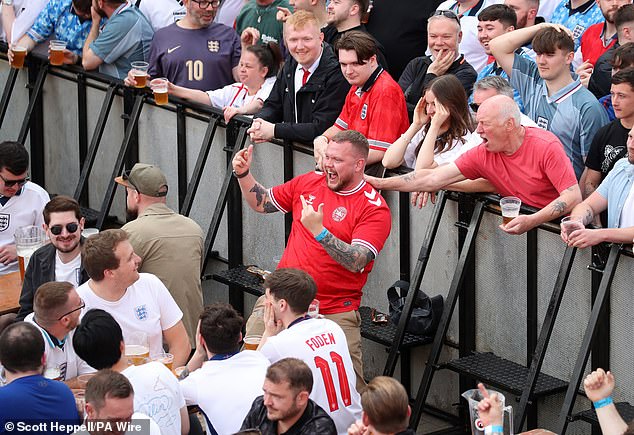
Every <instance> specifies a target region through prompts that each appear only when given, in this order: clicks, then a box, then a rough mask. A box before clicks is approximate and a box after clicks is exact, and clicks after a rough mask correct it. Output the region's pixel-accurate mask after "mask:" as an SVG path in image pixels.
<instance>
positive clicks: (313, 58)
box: [248, 11, 350, 145]
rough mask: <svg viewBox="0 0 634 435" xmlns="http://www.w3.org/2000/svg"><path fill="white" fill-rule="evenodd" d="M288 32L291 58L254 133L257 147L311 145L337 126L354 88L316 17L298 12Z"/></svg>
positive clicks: (252, 135)
mask: <svg viewBox="0 0 634 435" xmlns="http://www.w3.org/2000/svg"><path fill="white" fill-rule="evenodd" d="M284 32H285V36H284V37H285V41H286V47H287V48H288V51H289V52H290V54H291V58H289V59H288V60H287V61H286V63H285V65H284V68H283V69H282V71H281V72H280V74H279V75H278V76H277V81H276V82H275V85H274V86H273V89H272V90H271V94H270V95H269V97H268V98H267V100H266V102H265V103H264V107H263V108H262V110H261V111H260V113H259V114H258V115H257V116H256V118H255V119H254V120H253V125H252V127H251V128H250V129H249V130H248V133H249V134H250V135H251V140H253V141H254V142H256V143H258V142H266V141H268V140H271V139H273V138H276V139H283V140H291V141H296V142H302V143H305V144H308V145H310V144H312V142H313V139H314V138H315V137H317V136H319V135H320V134H322V133H323V132H324V131H325V130H326V129H327V128H328V127H330V126H331V125H333V124H334V122H335V120H336V119H337V116H338V115H339V112H341V108H342V107H343V102H344V100H345V98H346V95H347V93H348V90H349V89H350V85H349V84H348V82H347V81H346V80H345V79H344V77H343V75H342V73H341V68H340V67H339V61H338V60H337V57H336V56H335V54H334V52H333V50H332V48H331V47H330V46H329V45H327V44H324V43H323V38H324V36H323V34H322V33H321V31H320V29H319V23H318V22H317V19H316V18H315V15H313V14H312V13H310V12H307V11H297V12H295V13H294V14H293V15H292V16H290V17H289V18H288V19H287V21H286V23H285V25H284Z"/></svg>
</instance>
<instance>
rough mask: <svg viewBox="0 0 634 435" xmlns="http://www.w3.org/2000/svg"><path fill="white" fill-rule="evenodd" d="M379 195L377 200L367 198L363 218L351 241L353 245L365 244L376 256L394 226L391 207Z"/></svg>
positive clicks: (356, 227)
mask: <svg viewBox="0 0 634 435" xmlns="http://www.w3.org/2000/svg"><path fill="white" fill-rule="evenodd" d="M373 191H374V189H373ZM374 192H376V191H374ZM377 196H378V198H377V200H374V201H370V200H369V198H368V199H366V206H365V208H364V209H363V212H362V213H363V214H362V219H359V223H358V224H357V225H356V226H355V227H354V230H353V231H352V242H351V244H352V245H361V246H365V247H366V248H368V249H369V250H370V251H372V253H373V254H374V257H375V258H376V256H377V255H379V252H381V249H383V245H384V244H385V240H386V239H387V237H388V236H389V235H390V230H391V227H392V218H391V216H390V209H389V208H388V206H387V204H386V202H385V199H384V198H383V197H382V196H381V195H377ZM378 200H380V204H379V205H377V203H378Z"/></svg>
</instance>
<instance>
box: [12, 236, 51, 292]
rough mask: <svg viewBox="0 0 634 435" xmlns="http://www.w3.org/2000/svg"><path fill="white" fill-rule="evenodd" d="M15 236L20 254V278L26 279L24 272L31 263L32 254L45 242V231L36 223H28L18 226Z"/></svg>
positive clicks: (16, 246)
mask: <svg viewBox="0 0 634 435" xmlns="http://www.w3.org/2000/svg"><path fill="white" fill-rule="evenodd" d="M13 237H14V239H15V249H16V251H17V254H18V266H19V268H20V279H21V280H22V281H24V272H25V270H26V267H27V266H28V264H29V259H30V258H31V255H33V253H34V252H35V251H37V250H38V249H39V248H40V247H41V246H42V245H43V244H44V231H43V230H42V228H41V227H38V226H36V225H27V226H24V227H20V228H18V229H17V230H16V231H15V234H14V235H13Z"/></svg>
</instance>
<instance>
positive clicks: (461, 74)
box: [398, 11, 478, 118]
mask: <svg viewBox="0 0 634 435" xmlns="http://www.w3.org/2000/svg"><path fill="white" fill-rule="evenodd" d="M437 13H439V15H432V16H431V17H429V20H428V22H427V46H428V47H429V50H430V51H431V56H421V57H417V58H415V59H412V61H411V62H410V63H408V64H407V66H406V67H405V70H404V71H403V74H401V78H400V79H399V80H398V84H399V85H400V86H401V89H402V90H403V92H404V93H405V101H406V102H407V111H408V112H409V116H410V118H411V117H412V114H413V113H414V107H416V104H417V103H418V100H420V98H421V97H422V96H423V92H424V90H425V88H426V87H427V85H428V84H429V82H430V81H432V80H433V79H434V78H436V77H439V76H442V75H445V74H453V75H455V76H456V77H457V78H458V80H460V83H462V85H463V86H464V88H465V91H466V93H467V95H471V91H472V89H473V84H474V83H475V81H476V79H477V77H478V73H477V72H476V70H475V69H473V67H472V66H471V65H470V64H469V63H468V62H467V61H466V60H465V58H464V56H463V55H461V54H460V53H459V52H458V44H460V40H461V39H462V31H461V30H460V21H459V19H458V16H457V15H456V14H454V13H453V12H451V11H439V12H437Z"/></svg>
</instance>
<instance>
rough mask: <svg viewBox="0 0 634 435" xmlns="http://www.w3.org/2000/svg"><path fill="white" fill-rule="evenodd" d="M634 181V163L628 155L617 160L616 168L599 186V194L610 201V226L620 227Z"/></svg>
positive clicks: (632, 211)
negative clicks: (629, 159)
mask: <svg viewBox="0 0 634 435" xmlns="http://www.w3.org/2000/svg"><path fill="white" fill-rule="evenodd" d="M632 182H634V165H633V164H631V163H630V162H629V161H628V159H627V157H624V158H622V159H621V160H619V161H618V162H616V164H615V165H614V168H612V170H611V171H610V172H609V173H608V176H607V177H605V179H604V180H603V181H602V182H601V184H600V185H599V187H598V188H597V190H596V191H597V192H598V193H599V195H601V196H602V197H604V198H605V199H606V200H607V201H608V227H609V228H620V225H619V223H620V221H621V213H623V206H624V205H625V201H626V200H627V196H628V195H629V194H630V189H631V188H632ZM629 213H634V210H629Z"/></svg>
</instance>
